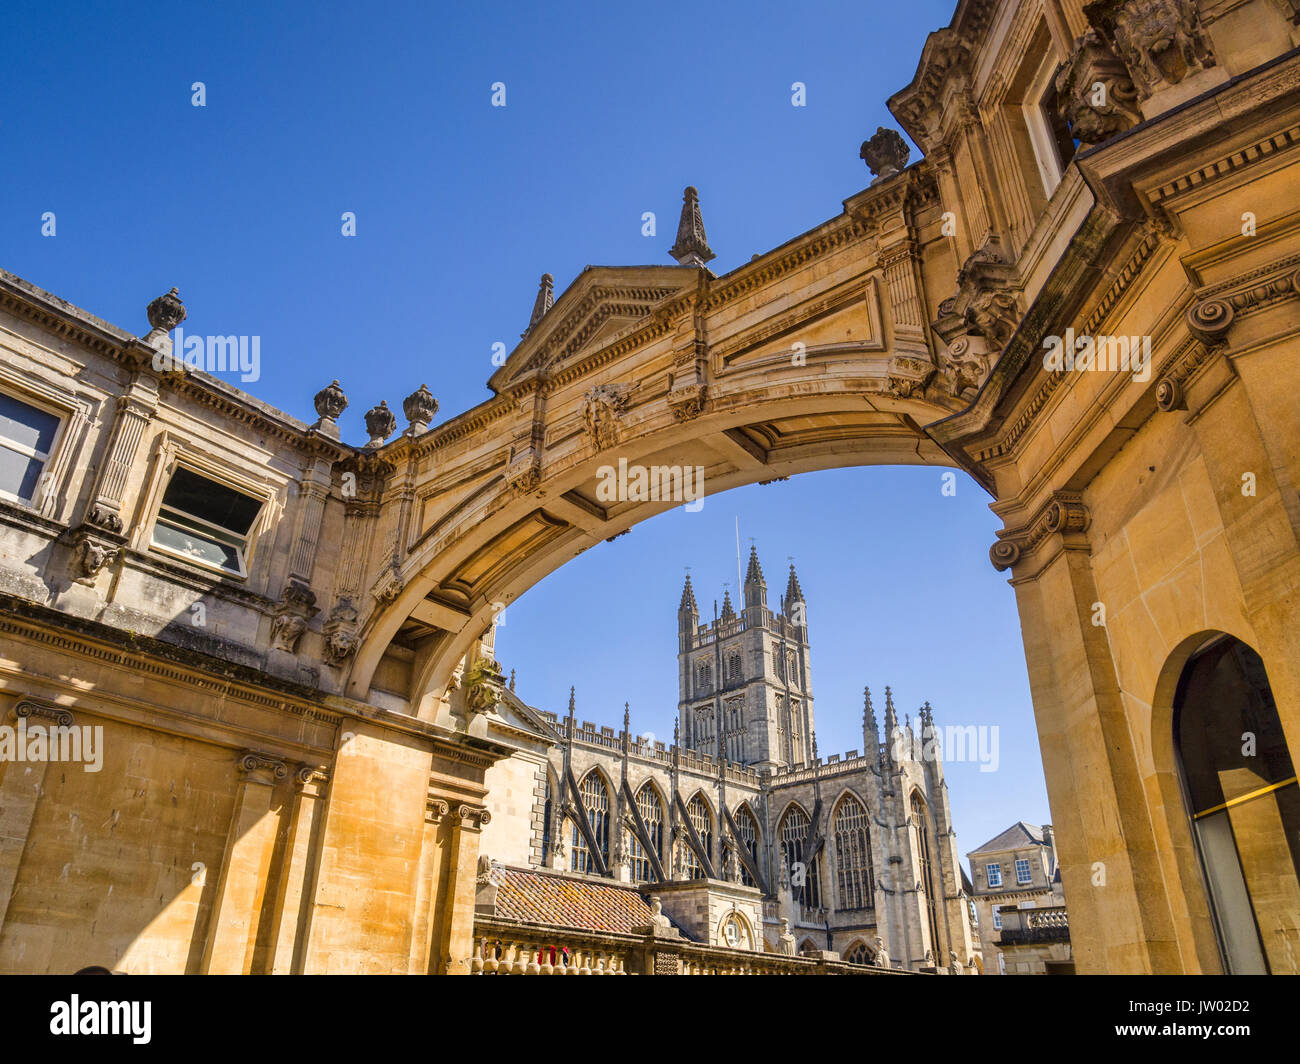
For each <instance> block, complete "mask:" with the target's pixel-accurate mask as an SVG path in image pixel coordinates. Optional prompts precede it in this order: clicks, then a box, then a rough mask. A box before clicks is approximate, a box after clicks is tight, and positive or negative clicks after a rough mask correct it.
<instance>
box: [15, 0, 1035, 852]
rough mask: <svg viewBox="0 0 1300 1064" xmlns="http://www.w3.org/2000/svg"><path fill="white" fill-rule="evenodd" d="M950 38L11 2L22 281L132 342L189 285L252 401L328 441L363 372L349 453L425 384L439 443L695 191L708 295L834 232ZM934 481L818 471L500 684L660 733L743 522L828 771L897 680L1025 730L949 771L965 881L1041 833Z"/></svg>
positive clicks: (581, 581) (682, 7) (556, 630)
mask: <svg viewBox="0 0 1300 1064" xmlns="http://www.w3.org/2000/svg"><path fill="white" fill-rule="evenodd" d="M952 9H953V0H915V2H912V3H909V4H905V5H903V4H898V5H878V4H862V3H861V2H855V3H847V2H846V3H821V4H803V5H794V4H789V3H748V4H745V5H743V6H742V5H722V4H719V5H688V4H678V3H665V4H659V5H655V7H654V9H653V10H647V9H645V8H642V7H637V8H632V7H627V6H624V5H606V4H591V5H576V4H558V3H556V4H547V5H540V4H537V5H522V4H520V5H513V4H492V5H464V6H461V7H456V8H446V9H441V8H439V7H434V6H432V5H427V4H421V3H401V2H397V3H388V4H382V5H380V4H370V5H364V6H363V5H359V4H357V5H352V4H329V3H324V4H321V3H313V4H305V3H285V4H279V5H267V6H265V7H263V6H258V7H257V8H248V9H247V10H240V9H238V8H236V7H235V6H234V5H215V4H214V5H201V6H200V5H197V4H165V5H164V4H132V3H115V4H77V5H71V4H61V3H30V4H29V3H22V2H19V3H11V4H10V5H9V11H8V20H7V21H8V24H9V25H10V26H11V27H13V26H22V27H23V28H24V31H23V32H22V33H10V34H6V35H5V37H4V39H3V41H0V57H2V58H3V63H2V64H0V94H2V98H3V99H4V101H5V103H6V106H5V107H4V108H3V109H2V110H0V150H2V151H3V155H4V159H5V160H6V165H5V166H4V167H3V168H0V204H3V206H2V207H0V266H3V267H4V268H5V269H8V270H10V271H11V272H14V273H17V274H18V275H20V276H22V277H24V278H26V279H28V280H30V281H32V282H33V283H35V284H37V285H40V286H41V287H43V288H46V289H49V290H50V291H52V292H54V293H56V294H57V295H59V296H61V297H62V298H65V299H67V300H69V301H71V302H72V303H74V304H76V305H78V306H81V307H84V308H86V309H87V310H89V311H91V312H92V313H94V314H96V315H98V316H100V317H102V318H105V319H107V320H109V321H111V322H113V323H115V324H117V325H120V326H122V327H124V328H128V329H130V330H132V331H133V332H137V333H143V332H145V331H146V329H147V321H146V319H145V313H144V308H145V306H146V304H147V303H148V302H149V300H151V299H152V298H153V297H154V296H157V295H159V294H161V293H163V292H165V291H166V290H167V289H168V288H170V287H172V286H173V285H174V286H176V287H178V288H179V289H180V294H181V297H182V299H183V300H184V301H185V303H186V306H187V308H188V310H189V319H188V320H187V321H186V323H185V329H186V331H187V332H189V333H212V334H220V335H226V334H232V333H233V334H245V335H256V336H259V337H260V338H261V355H262V365H261V376H260V379H259V380H257V381H256V382H249V383H246V384H243V385H241V386H242V387H244V388H245V390H247V391H249V392H251V393H252V394H254V395H256V396H258V397H259V398H261V399H264V400H266V401H267V402H270V403H272V404H274V405H276V406H278V407H280V408H281V409H283V410H285V411H287V412H288V413H290V414H293V415H294V416H296V417H298V418H300V419H302V420H304V421H310V420H312V419H313V418H314V416H315V415H314V412H313V409H312V402H311V400H312V396H313V394H314V393H315V392H316V391H317V390H318V389H319V388H320V387H322V386H323V385H325V384H327V383H328V382H329V381H330V379H332V378H335V377H337V378H339V379H340V380H341V381H342V384H343V387H344V389H345V391H346V392H347V394H348V396H349V398H350V400H351V407H350V408H349V409H348V411H347V412H346V414H345V415H344V417H343V419H342V426H343V431H344V435H345V438H347V439H349V440H350V441H352V442H355V443H358V444H359V443H362V442H364V438H365V437H364V434H363V431H362V424H361V415H362V414H363V412H364V411H365V410H366V409H368V408H369V407H370V406H372V405H374V404H375V403H376V402H378V401H379V400H380V399H386V400H387V401H388V404H389V406H390V407H392V408H393V409H395V410H397V409H400V404H401V400H402V398H403V397H404V396H405V395H407V394H408V393H409V392H411V391H413V390H414V389H415V388H416V387H417V386H418V385H419V384H421V383H425V384H427V385H428V386H429V388H430V389H431V390H432V391H433V393H434V395H435V396H437V397H438V399H439V400H440V402H441V404H442V410H441V412H440V414H439V417H438V418H437V419H436V420H438V421H441V420H443V419H445V418H446V417H448V416H450V415H452V414H455V413H458V412H460V411H462V410H464V409H466V408H468V407H470V406H472V405H474V404H476V403H478V402H480V401H482V400H483V399H485V398H487V396H488V394H489V393H488V390H487V388H486V386H485V381H486V380H487V378H488V376H489V375H490V374H491V372H492V369H493V366H492V364H491V352H492V345H493V344H494V343H496V342H498V341H500V342H504V343H505V344H506V345H507V347H513V345H514V343H516V342H517V341H518V336H519V333H520V332H521V331H522V330H523V328H524V326H525V325H526V324H527V320H528V315H529V311H530V310H531V307H532V301H533V297H534V295H535V293H536V290H537V279H538V277H539V276H540V275H541V274H542V273H543V272H549V273H552V274H554V275H555V279H556V286H557V294H558V292H559V291H562V290H563V289H564V287H565V286H567V285H568V284H569V283H570V282H571V281H572V280H573V278H574V277H576V275H577V274H578V273H579V271H580V270H581V269H582V268H583V266H585V265H587V264H638V263H668V262H670V261H671V260H670V259H669V257H668V254H667V250H668V248H669V247H670V246H671V244H672V242H673V238H674V236H675V230H676V222H677V214H678V210H679V208H680V204H681V193H682V188H683V187H684V186H685V185H687V184H694V185H696V186H697V187H698V188H699V190H700V197H701V201H702V207H703V213H704V220H705V225H706V227H707V230H708V236H709V241H710V244H711V245H712V247H713V249H714V251H715V252H716V253H717V256H718V257H717V259H715V260H714V261H713V262H712V263H711V264H710V266H711V268H712V269H713V270H714V271H715V272H716V273H719V274H721V273H725V272H727V271H729V270H731V269H734V268H735V267H737V266H739V265H741V264H742V263H744V262H746V261H747V260H748V259H749V258H750V256H751V255H753V254H754V253H756V252H761V251H766V250H768V249H770V248H772V247H775V246H777V245H779V244H781V243H784V242H785V241H786V240H788V239H790V238H791V237H793V236H795V235H796V234H798V233H800V232H802V231H805V230H807V229H809V228H811V227H812V226H814V225H816V224H818V223H819V222H821V221H823V220H825V219H826V218H829V217H832V216H833V215H835V214H836V213H838V211H839V210H840V204H841V201H842V200H844V199H845V198H847V197H849V196H850V195H852V194H853V193H855V192H857V191H858V190H860V189H861V188H862V187H864V186H865V185H866V183H867V181H868V180H869V178H870V175H869V174H868V173H867V171H866V168H865V167H864V165H863V163H862V162H861V161H860V160H859V158H858V146H859V144H860V142H861V141H862V140H863V139H864V138H865V137H867V136H869V135H870V134H871V133H873V132H874V131H875V129H876V127H877V126H878V125H882V124H884V125H893V124H894V123H893V121H892V119H891V118H890V116H889V115H888V112H887V111H886V109H885V99H886V98H887V97H888V96H889V94H890V93H892V92H894V91H896V90H897V89H899V88H901V87H902V86H903V85H905V84H906V83H907V82H908V81H909V80H910V78H911V76H912V74H913V72H914V69H915V63H916V59H917V57H918V56H919V54H920V49H921V46H922V44H923V43H924V40H925V36H926V34H927V33H928V32H929V31H931V30H933V29H937V28H939V27H940V26H942V25H945V24H947V22H948V21H949V19H950V18H951V15H952ZM196 81H201V82H203V83H204V86H205V91H206V106H204V107H195V106H192V103H191V99H192V89H191V86H192V85H193V83H194V82H196ZM796 81H798V82H803V83H804V84H805V85H806V98H807V106H805V107H794V106H792V105H791V91H792V90H791V87H792V84H793V83H794V82H796ZM494 82H504V83H505V86H506V106H505V107H504V108H494V107H492V106H491V92H492V88H491V87H492V85H493V83H494ZM913 158H915V154H914V156H913ZM345 211H352V212H355V215H356V234H357V235H356V236H355V237H344V236H343V235H342V234H341V231H340V230H341V226H342V224H343V223H342V221H341V215H342V214H343V212H345ZM646 211H653V212H655V214H656V216H657V230H658V231H657V234H656V235H655V236H654V237H646V236H643V235H642V215H643V213H644V212H646ZM45 212H53V213H54V216H55V235H54V236H43V235H42V232H41V230H42V215H43V214H44V213H45ZM232 382H233V383H238V381H237V380H234V379H232ZM939 477H940V473H939V472H938V471H936V470H928V469H922V470H915V469H855V470H843V471H838V472H828V473H821V474H815V475H811V476H807V477H803V478H798V479H796V480H792V481H790V482H788V483H782V484H775V485H771V486H767V487H758V486H755V487H751V488H747V489H742V490H739V491H736V492H732V493H729V494H727V495H724V496H718V497H714V498H710V499H709V500H708V502H707V503H706V505H705V508H704V510H703V511H702V512H701V513H699V514H684V513H680V512H674V513H672V514H669V515H664V516H661V517H659V518H656V519H654V520H652V521H650V522H647V523H646V524H644V525H642V526H639V527H637V528H636V529H634V530H633V532H632V534H631V535H629V536H626V537H623V538H621V539H619V540H617V541H616V542H615V543H613V544H602V545H600V546H598V547H597V548H593V549H592V550H591V551H588V552H587V553H586V554H585V555H583V556H582V557H580V558H578V559H577V560H576V561H575V562H574V563H572V564H571V565H569V566H567V567H566V568H565V569H563V570H561V571H560V572H558V573H556V574H554V575H553V576H551V577H550V578H548V579H547V580H546V581H544V582H543V583H542V584H541V585H539V586H538V587H537V588H535V589H534V590H533V591H531V592H529V593H528V595H527V596H525V597H524V598H523V599H522V600H521V601H520V602H518V603H517V604H516V605H513V606H511V608H510V611H509V616H508V619H507V627H506V628H505V629H503V630H502V632H501V634H500V638H499V647H500V651H501V657H502V659H503V662H504V663H505V664H506V665H507V667H511V666H513V667H514V668H516V669H517V670H518V671H519V676H520V681H519V691H520V694H521V695H523V696H524V697H526V698H527V699H529V700H530V701H533V702H536V703H538V704H540V705H542V706H544V707H546V708H551V709H555V710H561V709H562V708H563V700H564V697H565V695H567V690H568V686H569V684H570V683H574V684H576V685H577V686H578V688H579V690H580V692H581V696H582V698H581V704H580V709H581V712H582V714H583V715H584V716H585V717H587V718H588V719H592V720H597V721H599V722H601V723H611V724H615V723H617V722H618V720H619V718H620V717H621V707H622V703H623V701H624V700H630V701H631V702H632V703H633V709H634V722H635V723H636V725H637V727H638V728H641V729H649V730H655V731H657V732H658V733H660V734H669V733H670V732H671V713H672V711H673V709H674V708H675V703H676V674H675V663H674V658H673V654H674V646H675V642H674V641H675V623H676V606H677V600H678V597H679V594H680V590H681V580H682V576H683V566H686V565H691V566H694V567H695V568H694V573H695V579H696V583H697V587H698V588H699V590H700V596H701V605H702V606H703V603H704V601H705V599H706V598H707V599H708V600H710V601H711V598H712V596H713V594H714V593H715V592H716V593H717V594H718V596H719V597H720V595H721V583H722V581H724V580H728V579H730V580H732V581H733V583H734V580H735V576H734V569H735V558H734V553H735V545H734V531H733V522H734V520H735V517H736V516H739V517H740V521H741V534H742V537H745V539H744V546H745V548H746V550H747V549H748V537H749V536H753V537H755V539H756V541H757V543H758V546H759V549H760V551H761V553H762V558H763V562H764V565H765V568H766V570H767V573H768V578H769V582H770V585H771V587H772V592H773V597H774V599H775V597H776V596H777V595H779V593H780V592H781V591H782V590H783V589H784V586H785V578H784V573H785V566H786V562H785V558H786V556H787V555H791V554H792V555H794V556H795V557H796V559H797V564H798V568H799V574H800V578H801V580H802V582H803V587H804V590H805V592H806V593H807V595H808V599H809V623H810V626H811V630H812V635H813V677H814V682H815V689H814V694H815V696H816V707H817V715H818V724H819V727H818V736H819V743H820V746H821V749H822V751H823V752H824V753H829V752H832V751H836V750H844V749H848V748H853V747H858V746H860V745H861V734H860V730H859V720H860V715H861V690H862V686H863V684H864V683H870V684H871V685H872V687H873V690H875V689H877V688H879V689H881V690H879V691H877V694H878V696H879V697H878V699H877V705H878V706H880V705H882V704H883V686H884V684H885V683H891V684H892V685H893V687H894V689H895V691H896V693H897V695H898V704H899V708H900V711H902V710H907V711H911V712H912V713H913V714H915V709H916V707H917V706H918V705H919V704H920V703H921V702H922V701H924V700H925V699H929V700H930V701H931V702H932V704H933V705H934V707H935V710H936V714H937V717H938V719H939V720H940V721H941V722H965V723H975V724H999V725H1000V727H1001V733H1000V734H1001V751H1000V753H1001V761H1002V766H1001V768H1000V769H999V771H998V772H996V773H980V772H978V771H977V769H976V768H975V766H970V765H965V766H953V767H951V768H950V769H949V783H950V788H951V794H952V800H953V805H954V809H955V816H956V826H957V829H958V832H959V843H960V845H961V847H962V850H963V852H964V851H965V850H966V849H969V848H972V847H974V846H975V845H978V844H979V843H980V842H983V841H984V840H985V839H987V838H989V837H991V836H992V835H994V834H996V833H997V832H998V831H1000V830H1002V829H1003V828H1004V827H1006V826H1007V825H1008V824H1010V823H1011V822H1013V821H1014V820H1016V819H1025V820H1029V821H1034V822H1041V821H1042V820H1044V819H1047V818H1049V814H1048V811H1047V802H1046V797H1045V791H1044V787H1043V784H1042V772H1041V765H1040V762H1039V760H1038V752H1037V746H1036V740H1035V735H1034V729H1033V717H1032V712H1031V709H1030V703H1029V696H1028V685H1027V680H1026V676H1025V667H1024V656H1023V652H1022V650H1021V646H1020V640H1019V629H1018V622H1017V618H1016V612H1015V603H1014V599H1013V596H1012V593H1011V591H1010V589H1009V588H1008V587H1007V586H1006V583H1005V580H1004V579H1003V578H1002V577H1001V576H999V574H997V573H995V572H994V571H993V569H992V568H991V567H990V566H989V565H988V561H987V550H988V546H989V544H990V543H991V542H992V540H993V538H994V531H995V529H996V528H997V527H998V525H997V521H996V519H995V518H994V517H993V516H992V514H990V513H989V511H988V510H987V501H988V500H987V498H986V497H985V496H984V495H983V493H982V492H981V491H980V490H979V489H978V488H977V487H976V486H975V485H974V483H973V482H971V481H969V480H967V479H966V478H964V477H962V478H961V479H960V481H959V489H958V493H957V496H956V497H955V498H945V497H943V496H941V495H940V492H939Z"/></svg>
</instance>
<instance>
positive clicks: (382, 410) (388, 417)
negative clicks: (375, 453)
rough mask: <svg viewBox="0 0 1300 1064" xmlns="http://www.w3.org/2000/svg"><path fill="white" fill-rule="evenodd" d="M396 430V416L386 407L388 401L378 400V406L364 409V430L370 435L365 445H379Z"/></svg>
mask: <svg viewBox="0 0 1300 1064" xmlns="http://www.w3.org/2000/svg"><path fill="white" fill-rule="evenodd" d="M396 431H397V418H395V417H394V416H393V412H392V411H391V410H389V409H388V403H387V402H385V401H384V400H383V399H381V400H379V405H378V406H372V407H371V408H370V409H369V410H367V411H366V432H367V434H368V435H369V436H370V442H369V443H368V444H366V446H367V447H378V446H380V445H381V444H382V443H383V442H384V441H385V440H386V439H388V437H389V436H391V435H392V434H393V433H394V432H396Z"/></svg>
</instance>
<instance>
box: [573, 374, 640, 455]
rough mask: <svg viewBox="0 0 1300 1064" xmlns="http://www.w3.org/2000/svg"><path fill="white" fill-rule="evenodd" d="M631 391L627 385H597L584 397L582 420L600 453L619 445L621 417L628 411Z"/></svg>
mask: <svg viewBox="0 0 1300 1064" xmlns="http://www.w3.org/2000/svg"><path fill="white" fill-rule="evenodd" d="M630 390H631V388H630V386H629V385H626V384H597V385H596V386H595V387H593V388H589V389H588V390H587V394H586V395H585V396H583V400H582V420H583V423H584V424H585V425H586V426H587V435H588V436H589V437H590V438H591V442H592V443H594V444H595V445H596V449H597V450H598V451H603V450H605V449H606V448H609V447H616V446H617V445H618V441H619V435H620V417H621V415H622V414H623V412H624V411H625V410H626V409H627V396H628V392H629V391H630Z"/></svg>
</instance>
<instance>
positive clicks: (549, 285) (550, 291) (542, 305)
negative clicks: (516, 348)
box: [519, 273, 555, 340]
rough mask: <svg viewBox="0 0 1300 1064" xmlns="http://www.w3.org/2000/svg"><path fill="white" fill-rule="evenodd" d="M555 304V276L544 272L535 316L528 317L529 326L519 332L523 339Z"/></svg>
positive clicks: (534, 304) (539, 285)
mask: <svg viewBox="0 0 1300 1064" xmlns="http://www.w3.org/2000/svg"><path fill="white" fill-rule="evenodd" d="M554 305H555V278H554V277H552V276H551V275H550V274H549V273H544V274H542V280H541V282H540V283H539V284H538V286H537V299H536V300H534V301H533V316H532V317H531V318H529V319H528V328H527V329H525V330H524V331H523V332H521V333H520V334H519V338H520V339H521V340H522V339H523V338H524V337H525V336H527V335H528V334H529V333H530V332H532V331H533V326H534V325H536V324H537V323H538V322H539V321H541V320H542V318H544V317H545V316H546V312H547V311H548V310H550V309H551V307H552V306H554Z"/></svg>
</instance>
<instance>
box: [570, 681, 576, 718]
mask: <svg viewBox="0 0 1300 1064" xmlns="http://www.w3.org/2000/svg"><path fill="white" fill-rule="evenodd" d="M573 694H574V688H572V687H570V688H569V719H570V720H573V713H574V710H575V709H576V708H577V707H576V706H575V704H574V697H573Z"/></svg>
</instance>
